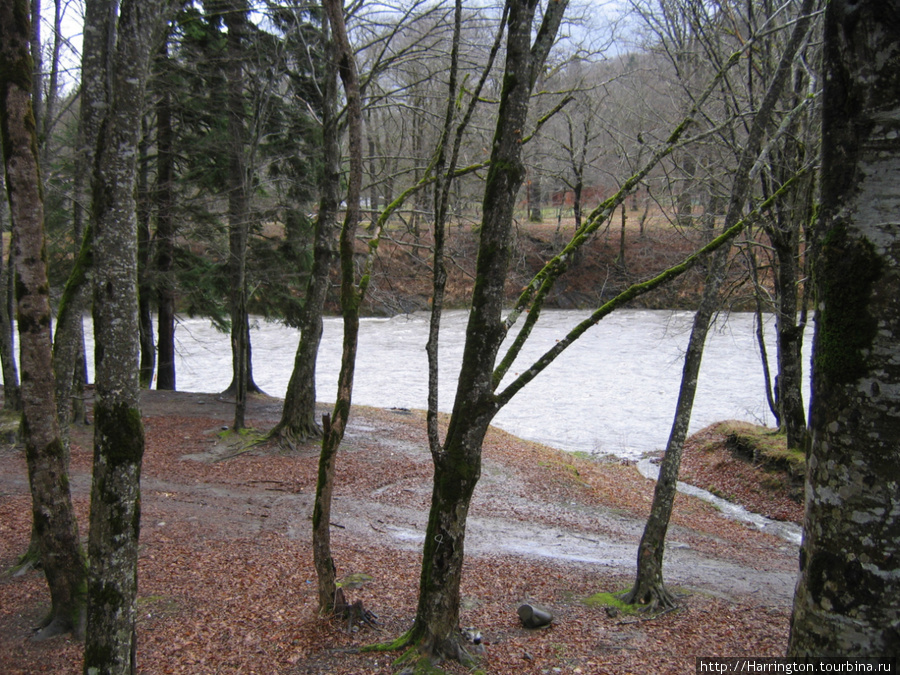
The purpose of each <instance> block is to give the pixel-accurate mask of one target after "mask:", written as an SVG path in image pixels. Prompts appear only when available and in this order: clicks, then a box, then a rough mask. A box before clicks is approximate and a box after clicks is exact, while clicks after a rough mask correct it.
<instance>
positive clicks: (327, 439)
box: [313, 0, 366, 613]
mask: <svg viewBox="0 0 900 675" xmlns="http://www.w3.org/2000/svg"><path fill="white" fill-rule="evenodd" d="M322 4H323V7H324V9H325V14H326V16H327V17H328V23H329V25H330V26H331V35H332V38H333V40H334V44H335V51H336V56H337V65H338V73H339V74H340V77H341V81H342V82H343V84H344V94H345V96H346V98H347V130H348V137H349V141H348V154H349V160H350V171H349V175H348V179H347V200H346V201H347V210H346V213H345V216H344V224H343V226H342V227H341V236H340V261H341V316H342V317H343V319H344V341H343V348H342V353H341V368H340V373H339V374H338V390H337V397H336V398H337V400H336V401H335V404H334V412H333V414H332V417H331V419H330V420H328V421H327V424H326V425H325V434H324V437H323V438H322V452H321V455H320V456H319V477H318V481H317V482H316V499H315V504H314V506H313V562H314V564H315V567H316V575H317V577H318V582H319V611H320V612H323V613H330V612H332V611H333V610H334V608H335V594H336V592H337V587H336V585H335V564H334V561H333V559H332V556H331V533H330V528H331V493H332V490H333V485H334V463H335V459H336V454H337V451H338V448H339V446H340V443H341V441H342V440H343V437H344V432H345V430H346V428H347V421H348V419H349V417H350V405H351V399H352V394H353V378H354V374H355V371H356V350H357V346H358V342H359V306H360V303H361V302H362V297H363V293H364V292H365V285H364V284H365V283H366V280H365V279H363V280H361V283H360V287H359V288H357V286H356V271H355V270H356V267H355V264H354V258H355V239H356V231H357V229H358V227H359V221H360V194H361V189H362V177H363V171H364V168H363V152H362V143H363V138H362V95H361V91H360V83H359V73H358V71H357V66H356V59H355V56H354V52H353V48H352V46H351V44H350V40H349V38H348V36H347V28H346V26H345V24H344V8H343V5H342V2H341V0H323V3H322Z"/></svg>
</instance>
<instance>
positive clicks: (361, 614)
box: [334, 588, 378, 632]
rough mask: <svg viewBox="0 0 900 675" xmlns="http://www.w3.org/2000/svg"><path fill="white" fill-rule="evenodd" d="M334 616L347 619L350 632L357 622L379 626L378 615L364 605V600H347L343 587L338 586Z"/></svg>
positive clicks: (374, 626) (372, 626)
mask: <svg viewBox="0 0 900 675" xmlns="http://www.w3.org/2000/svg"><path fill="white" fill-rule="evenodd" d="M334 616H336V617H338V618H340V619H344V620H346V621H347V631H348V632H349V631H350V630H352V628H353V626H354V625H356V624H364V625H366V626H369V627H370V628H378V615H377V614H375V613H374V612H370V611H369V610H367V609H366V608H365V607H363V602H362V600H357V601H356V602H352V603H351V602H347V599H346V597H345V596H344V591H343V589H342V588H337V589H336V590H335V592H334Z"/></svg>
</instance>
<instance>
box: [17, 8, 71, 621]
mask: <svg viewBox="0 0 900 675" xmlns="http://www.w3.org/2000/svg"><path fill="white" fill-rule="evenodd" d="M29 34H30V27H29V13H28V3H27V2H26V1H25V0H18V1H16V2H5V3H2V4H0V137H2V142H3V158H4V170H5V172H6V189H7V196H8V198H9V204H10V214H11V221H12V231H13V236H12V253H13V260H14V264H15V268H16V270H17V272H18V275H17V276H18V280H17V283H16V309H17V314H18V325H19V343H20V360H21V366H22V383H21V396H22V415H23V428H24V436H25V454H26V459H27V463H28V479H29V483H30V486H31V496H32V516H33V519H34V521H33V522H34V529H33V532H34V534H35V535H36V538H37V542H38V545H39V550H40V556H41V563H42V566H43V569H44V574H45V576H46V579H47V584H48V586H49V587H50V600H51V609H50V614H49V616H48V617H47V620H46V622H45V623H44V625H43V626H42V627H41V628H42V630H41V632H40V633H39V634H38V636H39V637H51V636H53V635H57V634H59V633H63V632H67V631H70V630H73V629H75V630H76V632H78V631H80V629H81V627H82V621H83V609H84V592H85V581H86V569H85V561H84V556H83V555H82V551H81V544H80V541H79V536H78V524H77V522H76V519H75V512H74V510H73V508H72V499H71V494H70V492H69V478H68V453H67V452H66V447H65V445H64V443H63V442H62V437H61V435H60V428H59V424H58V423H57V418H56V396H55V391H54V389H55V388H54V379H53V367H52V348H51V344H50V341H51V340H50V319H51V314H50V294H49V291H50V284H49V281H48V278H47V256H46V248H45V238H44V208H43V194H42V189H41V177H40V168H39V164H38V154H37V150H38V144H37V136H36V129H35V120H34V116H33V114H32V108H31V87H32V79H31V71H32V61H31V56H30V55H29V49H28V39H29Z"/></svg>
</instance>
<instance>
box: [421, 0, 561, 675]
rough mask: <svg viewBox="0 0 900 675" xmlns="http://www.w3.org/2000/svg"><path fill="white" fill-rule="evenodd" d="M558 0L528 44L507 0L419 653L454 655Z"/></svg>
mask: <svg viewBox="0 0 900 675" xmlns="http://www.w3.org/2000/svg"><path fill="white" fill-rule="evenodd" d="M566 4H567V3H566V2H565V0H562V1H561V2H556V3H550V5H548V7H547V8H546V10H545V13H544V19H543V24H542V25H541V28H540V30H539V31H538V32H537V35H536V38H535V43H534V45H532V40H531V38H532V30H533V22H534V17H535V9H536V3H535V2H532V1H531V0H522V1H518V0H513V2H511V3H509V17H508V21H507V30H508V36H507V49H506V69H505V74H504V80H503V81H504V86H503V90H502V92H501V97H500V108H499V111H498V118H497V119H498V121H497V128H496V131H495V134H494V142H493V148H492V153H491V164H490V169H489V170H488V177H487V182H486V185H485V192H484V199H483V202H482V213H483V218H482V223H481V230H480V244H479V249H478V258H477V261H476V281H475V287H474V289H473V294H472V310H471V312H470V314H469V322H468V326H467V329H466V344H465V348H464V353H463V362H462V367H461V370H460V376H459V382H458V385H457V394H456V400H455V402H454V406H453V413H452V416H451V420H450V426H449V429H448V431H447V437H446V439H445V440H444V443H443V447H442V448H440V449H438V450H437V451H433V452H432V457H433V459H434V468H435V474H434V484H433V490H432V502H431V510H430V513H429V519H428V528H427V530H426V535H425V545H424V550H423V558H422V573H421V577H420V581H419V603H418V608H417V610H416V620H415V624H414V626H413V628H412V630H411V631H410V633H409V634H408V636H407V637H408V639H409V640H410V641H412V642H414V643H416V644H417V645H418V646H419V648H420V649H421V650H422V651H423V652H425V653H426V654H427V655H430V656H435V657H446V658H452V659H460V658H464V657H465V650H464V648H463V646H462V644H461V642H460V637H459V584H460V580H461V577H462V562H463V554H464V542H465V531H466V518H467V515H468V510H469V504H470V501H471V498H472V493H473V491H474V489H475V485H476V484H477V482H478V478H479V476H480V473H481V447H482V443H483V441H484V434H485V433H486V432H487V428H488V425H489V424H490V422H491V420H492V419H493V417H494V415H496V413H497V411H498V410H499V406H498V405H497V404H496V402H495V400H494V382H493V371H494V364H495V361H496V357H497V352H498V350H499V348H500V345H501V343H502V342H503V339H504V337H505V328H504V325H503V322H502V321H501V312H502V310H503V285H504V283H505V280H506V274H507V270H508V266H509V259H510V246H511V230H512V222H513V210H514V208H515V203H516V196H517V194H518V191H519V188H520V187H521V185H522V182H523V180H524V178H525V167H524V165H523V163H522V146H521V134H522V131H521V130H522V129H523V128H524V126H525V122H526V118H527V113H528V103H529V100H530V97H531V91H532V88H533V86H534V82H535V80H536V78H537V74H538V73H539V72H540V69H541V67H542V65H543V62H544V60H545V58H546V56H547V53H548V52H549V49H550V46H551V45H552V43H553V41H554V39H555V36H556V31H557V29H558V27H559V23H560V21H561V20H562V15H563V13H564V11H565V8H566Z"/></svg>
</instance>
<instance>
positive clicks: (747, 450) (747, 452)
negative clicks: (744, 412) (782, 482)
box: [709, 422, 806, 481]
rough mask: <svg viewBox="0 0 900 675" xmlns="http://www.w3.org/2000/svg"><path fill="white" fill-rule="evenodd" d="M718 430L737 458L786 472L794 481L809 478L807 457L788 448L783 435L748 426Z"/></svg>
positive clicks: (722, 426) (735, 424) (725, 426)
mask: <svg viewBox="0 0 900 675" xmlns="http://www.w3.org/2000/svg"><path fill="white" fill-rule="evenodd" d="M717 426H718V428H717V431H718V432H719V433H721V434H722V435H723V436H724V437H725V447H726V448H727V449H728V450H729V451H730V452H731V453H733V454H734V455H736V456H737V457H740V458H741V459H745V460H747V461H749V462H752V463H754V464H758V465H761V466H763V467H764V468H768V469H773V470H775V471H784V472H785V473H787V474H788V475H789V476H790V478H791V479H792V480H799V481H802V480H803V477H804V476H805V475H806V455H805V454H804V453H803V451H801V450H797V449H795V448H789V447H787V439H786V437H785V435H784V434H780V433H778V432H777V431H773V430H772V429H770V428H768V427H761V426H757V425H755V424H749V423H747V422H722V423H721V424H720V425H717ZM709 449H711V448H709Z"/></svg>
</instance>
